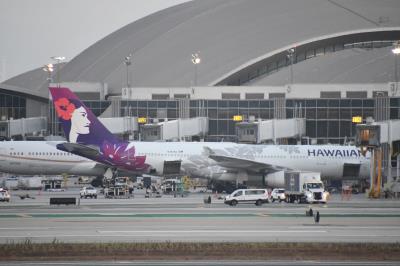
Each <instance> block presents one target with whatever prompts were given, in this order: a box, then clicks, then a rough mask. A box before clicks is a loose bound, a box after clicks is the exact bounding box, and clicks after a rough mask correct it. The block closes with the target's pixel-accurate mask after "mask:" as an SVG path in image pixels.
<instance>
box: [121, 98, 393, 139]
mask: <svg viewBox="0 0 400 266" xmlns="http://www.w3.org/2000/svg"><path fill="white" fill-rule="evenodd" d="M284 102H285V111H286V118H294V117H301V118H305V119H306V136H308V137H310V138H312V139H316V140H317V143H318V144H327V143H332V144H334V143H336V144H339V143H340V144H343V143H344V142H346V141H348V140H352V139H353V138H354V136H355V133H356V132H355V124H354V123H353V122H352V118H353V117H354V116H361V117H362V118H363V120H364V121H365V119H366V118H367V117H374V114H375V111H376V110H375V99H373V98H364V99H356V98H352V99H349V98H336V99H285V100H284ZM275 104H276V102H275V101H274V100H273V99H270V100H264V99H262V100H190V104H189V109H190V110H189V113H190V117H191V118H192V117H197V116H206V117H208V118H209V134H208V136H207V139H206V140H208V141H236V140H237V137H236V129H235V124H236V122H235V121H233V116H235V115H242V116H243V117H244V120H248V119H250V118H254V119H255V120H257V119H262V120H268V119H274V114H275V113H276V108H275ZM387 108H389V109H390V110H389V114H390V117H388V119H400V98H390V104H389V106H388V107H387ZM179 113H180V110H179V100H129V101H125V100H122V101H121V109H120V116H137V117H146V118H147V121H150V122H151V121H152V120H153V119H157V120H158V121H163V119H168V120H174V119H177V118H179Z"/></svg>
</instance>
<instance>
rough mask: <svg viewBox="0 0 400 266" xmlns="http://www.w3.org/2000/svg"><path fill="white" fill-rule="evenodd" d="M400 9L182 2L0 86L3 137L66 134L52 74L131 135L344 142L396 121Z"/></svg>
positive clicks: (392, 0)
mask: <svg viewBox="0 0 400 266" xmlns="http://www.w3.org/2000/svg"><path fill="white" fill-rule="evenodd" d="M398 14H400V3H399V2H398V1H396V0H384V1H373V0H367V1H365V0H364V1H362V0H356V1H351V2H349V1H341V0H332V1H328V0H327V1H313V0H299V1H290V0H284V1H272V0H271V1H257V0H256V1H244V0H235V1H231V0H217V1H215V0H213V1H211V0H210V1H207V0H206V1H204V0H201V1H199V0H195V1H191V2H187V3H184V4H181V5H177V6H174V7H171V8H168V9H165V10H162V11H160V12H157V13H155V14H152V15H150V16H147V17H145V18H143V19H140V20H138V21H135V22H133V23H131V24H129V25H127V26H125V27H123V28H121V29H120V30H118V31H116V32H114V33H112V34H110V35H108V36H106V37H105V38H103V39H102V40H99V41H98V42H96V43H95V44H93V45H92V46H90V47H89V48H87V49H86V50H84V51H82V52H81V53H80V54H79V55H78V56H76V57H75V58H73V59H71V60H69V61H68V62H63V63H61V64H59V65H58V67H57V68H56V69H55V70H54V71H53V72H51V73H50V72H45V71H43V69H42V67H39V68H38V69H35V70H32V71H30V72H27V73H24V74H21V75H19V76H16V77H14V78H11V79H9V80H7V81H5V82H3V83H1V84H0V118H1V121H0V136H3V137H25V136H33V135H49V134H55V135H58V134H62V133H61V132H60V130H59V128H58V126H57V125H56V123H55V119H54V111H53V110H52V108H51V105H50V108H49V97H48V95H49V93H48V89H47V87H48V86H49V83H50V85H52V86H66V87H70V88H71V89H72V90H73V91H75V92H76V93H77V94H78V96H80V97H81V98H82V99H84V100H85V102H86V104H87V106H88V107H90V108H91V109H92V110H93V111H94V113H95V114H96V115H100V116H101V117H102V118H104V121H106V124H107V125H109V126H110V127H111V128H114V129H115V133H119V134H122V135H125V137H127V138H131V139H140V140H167V141H168V140H197V139H204V140H207V141H239V142H247V143H274V142H275V143H298V142H299V141H300V140H303V141H304V140H307V142H308V143H315V144H327V143H332V144H343V143H347V142H349V141H351V140H353V138H354V135H355V123H354V122H357V121H359V120H360V119H361V121H365V120H366V118H367V117H373V118H374V119H375V120H376V121H382V120H389V119H400V88H399V78H400V66H399V62H398V61H399V60H400V59H399V57H400V55H399V54H398V53H396V51H398V50H396V48H399V49H400V44H399V43H398V42H399V40H400V17H399V16H398ZM49 60H50V59H49ZM189 120H190V121H191V122H190V121H189ZM176 121H178V122H176ZM271 126H272V127H273V128H274V130H273V132H270V134H269V133H268V134H265V133H264V132H266V131H268V130H271V129H270V128H271ZM188 128H190V130H188ZM288 129H290V130H288ZM174 130H175V131H176V134H172V133H171V132H174ZM168 132H170V133H168ZM167 133H168V134H167Z"/></svg>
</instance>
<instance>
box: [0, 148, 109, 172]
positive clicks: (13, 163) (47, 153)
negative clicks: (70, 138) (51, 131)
mask: <svg viewBox="0 0 400 266" xmlns="http://www.w3.org/2000/svg"><path fill="white" fill-rule="evenodd" d="M58 143H60V142H56V141H3V142H0V172H5V173H11V174H26V175H60V174H63V173H66V174H69V175H88V176H98V175H102V174H103V173H104V171H105V168H104V167H98V165H97V163H96V162H94V161H92V160H89V159H86V158H84V157H80V156H77V155H74V154H71V153H67V152H63V151H60V150H58V149H57V147H56V145H57V144H58Z"/></svg>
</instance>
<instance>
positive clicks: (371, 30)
mask: <svg viewBox="0 0 400 266" xmlns="http://www.w3.org/2000/svg"><path fill="white" fill-rule="evenodd" d="M390 31H393V32H397V31H398V32H399V33H400V27H380V28H368V29H359V30H352V31H342V32H337V33H333V34H327V35H322V36H318V37H314V38H310V39H306V40H303V41H300V42H295V43H291V44H289V45H286V46H284V47H281V48H279V49H275V50H273V51H270V52H268V53H266V54H263V55H261V56H259V57H256V58H254V59H251V60H249V61H247V62H246V63H244V64H242V65H240V66H238V67H237V68H235V69H233V70H232V71H230V72H228V73H226V74H225V75H223V76H222V77H220V78H218V79H216V80H214V81H212V82H210V83H209V84H208V86H218V85H223V82H224V81H225V80H227V79H229V78H230V77H231V76H234V75H236V74H238V73H240V72H241V71H242V70H244V69H246V68H248V67H250V66H252V65H254V64H257V63H259V62H260V61H262V60H265V59H267V58H270V57H272V56H274V55H277V54H279V53H282V52H285V51H287V50H289V49H291V48H296V47H300V46H303V45H306V44H310V43H313V42H318V41H323V40H327V39H332V38H336V37H341V36H349V35H354V34H362V33H379V32H390ZM399 38H400V36H399Z"/></svg>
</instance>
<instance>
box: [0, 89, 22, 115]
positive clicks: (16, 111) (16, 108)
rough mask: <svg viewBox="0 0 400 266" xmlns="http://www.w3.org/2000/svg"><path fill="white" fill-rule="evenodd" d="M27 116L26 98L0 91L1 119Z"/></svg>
mask: <svg viewBox="0 0 400 266" xmlns="http://www.w3.org/2000/svg"><path fill="white" fill-rule="evenodd" d="M25 117H26V98H25V97H22V96H19V95H15V94H8V93H6V92H4V91H0V119H1V120H9V119H11V118H12V119H20V118H25Z"/></svg>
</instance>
